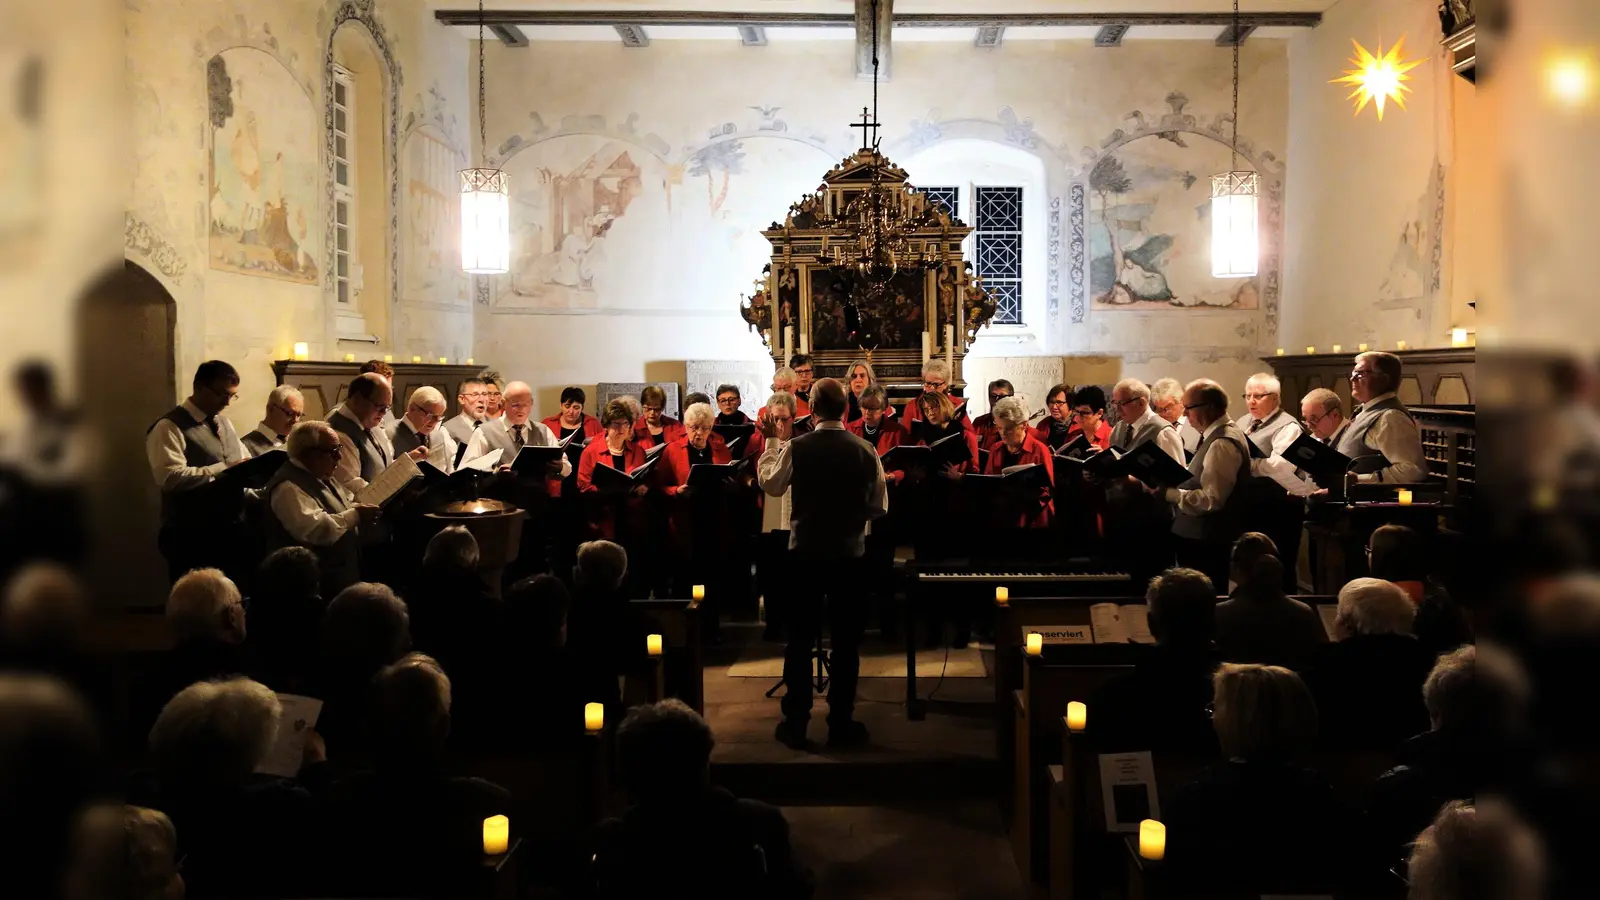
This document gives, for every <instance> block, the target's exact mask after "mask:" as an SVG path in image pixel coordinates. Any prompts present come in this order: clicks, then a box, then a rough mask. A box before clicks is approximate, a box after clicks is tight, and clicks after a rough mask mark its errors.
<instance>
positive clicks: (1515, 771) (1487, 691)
mask: <svg viewBox="0 0 1600 900" xmlns="http://www.w3.org/2000/svg"><path fill="white" fill-rule="evenodd" d="M1529 691H1530V687H1529V683H1528V679H1527V676H1526V675H1525V674H1524V673H1523V671H1522V669H1521V667H1520V666H1519V665H1517V662H1516V661H1515V660H1514V659H1513V658H1511V657H1510V656H1508V655H1507V654H1505V653H1503V652H1501V651H1499V650H1497V649H1495V648H1494V647H1474V646H1472V645H1468V646H1465V647H1461V648H1459V649H1457V650H1455V651H1454V652H1452V653H1446V654H1445V655H1444V656H1441V657H1439V661H1438V662H1437V663H1435V664H1434V667H1433V671H1432V672H1430V673H1429V674H1428V680H1427V682H1425V683H1424V684H1423V687H1422V699H1423V703H1424V704H1425V705H1426V707H1427V709H1428V719H1429V721H1430V727H1429V729H1428V730H1427V731H1425V732H1423V733H1421V734H1419V735H1417V736H1415V737H1413V738H1411V739H1409V740H1407V741H1406V742H1405V743H1403V744H1401V745H1400V748H1399V752H1398V756H1399V759H1400V765H1398V766H1396V767H1394V768H1393V769H1390V770H1389V771H1388V772H1387V773H1385V774H1384V775H1383V777H1382V778H1379V779H1378V783H1377V784H1376V785H1375V786H1374V787H1373V791H1372V798H1371V801H1370V803H1369V804H1368V807H1367V818H1368V827H1367V828H1366V829H1365V831H1366V833H1367V834H1368V835H1370V836H1371V838H1372V840H1373V841H1374V842H1375V844H1374V847H1375V850H1376V852H1377V854H1378V860H1379V862H1381V863H1382V864H1383V865H1386V866H1388V865H1393V864H1395V863H1396V862H1399V861H1400V860H1402V859H1403V858H1404V857H1405V852H1406V848H1407V847H1408V846H1409V845H1410V844H1411V841H1412V839H1413V838H1415V837H1416V835H1417V833H1418V832H1420V831H1422V829H1424V828H1426V827H1427V825H1428V823H1429V822H1430V821H1432V820H1433V816H1434V813H1436V812H1438V811H1439V807H1441V806H1443V805H1444V804H1445V803H1446V802H1447V801H1450V800H1471V799H1472V798H1473V797H1475V796H1478V795H1479V794H1480V792H1492V791H1498V790H1504V789H1508V788H1511V787H1512V786H1513V782H1514V781H1516V780H1520V779H1521V778H1523V777H1524V773H1526V772H1527V771H1528V770H1529V768H1530V767H1531V763H1530V760H1529V758H1528V757H1527V756H1526V755H1525V751H1526V746H1525V744H1524V734H1525V727H1526V724H1527V714H1528V701H1529V699H1530V697H1529Z"/></svg>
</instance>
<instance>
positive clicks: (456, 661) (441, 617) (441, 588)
mask: <svg viewBox="0 0 1600 900" xmlns="http://www.w3.org/2000/svg"><path fill="white" fill-rule="evenodd" d="M406 609H407V611H408V612H409V613H410V616H411V639H412V644H413V645H414V646H415V647H416V649H417V650H419V651H421V652H423V653H426V654H428V655H430V656H432V657H434V658H435V659H437V660H438V661H439V663H440V665H442V666H444V667H445V669H446V671H448V672H450V673H451V674H452V680H453V681H454V682H455V684H456V685H457V687H458V688H460V689H461V691H462V692H464V693H471V694H477V693H480V690H479V688H480V686H481V685H482V683H483V677H484V676H485V675H486V674H487V671H486V667H487V664H488V659H487V656H488V655H489V652H490V651H489V647H490V645H491V643H492V642H493V640H494V636H495V633H496V632H497V631H498V630H499V628H500V621H501V618H502V609H503V608H502V606H501V604H500V599H499V598H498V597H496V596H495V595H494V592H493V591H492V590H490V588H489V584H488V583H487V582H486V581H484V578H483V576H482V575H481V574H479V572H478V541H477V539H476V538H474V537H473V536H472V532H470V531H468V530H467V529H466V528H465V527H463V526H461V525H452V526H450V527H449V528H445V529H442V530H440V531H439V533H438V534H435V535H434V536H433V537H432V539H430V540H429V541H428V547H427V549H426V550H425V551H424V552H423V556H422V571H421V572H420V573H419V574H418V576H417V580H416V584H415V585H414V586H413V587H412V589H411V590H409V591H407V592H406Z"/></svg>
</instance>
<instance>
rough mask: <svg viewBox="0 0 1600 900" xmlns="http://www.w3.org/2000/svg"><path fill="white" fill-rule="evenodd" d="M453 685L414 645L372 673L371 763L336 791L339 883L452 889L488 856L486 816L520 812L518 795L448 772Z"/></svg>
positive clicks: (348, 887) (365, 889)
mask: <svg viewBox="0 0 1600 900" xmlns="http://www.w3.org/2000/svg"><path fill="white" fill-rule="evenodd" d="M450 707H451V685H450V679H449V678H448V677H447V676H446V675H445V673H444V670H443V669H441V668H439V664H438V663H437V662H435V661H434V660H433V659H432V658H430V657H428V656H424V655H423V654H420V653H412V654H410V655H408V656H406V657H405V658H403V659H401V660H400V661H399V662H397V663H395V664H394V665H391V666H388V667H385V668H384V669H383V670H382V671H380V672H379V673H378V674H377V675H376V676H375V677H374V678H373V680H372V702H371V705H370V707H369V712H368V716H367V722H366V729H367V744H368V746H370V747H371V748H372V754H371V763H372V765H371V768H370V769H364V770H361V771H356V772H350V773H347V774H345V775H342V776H341V777H339V778H338V780H337V781H336V782H335V783H334V785H333V786H332V788H331V789H330V790H329V795H328V819H329V825H330V828H331V833H332V834H335V835H338V836H339V842H340V847H339V853H338V858H339V864H338V866H337V872H336V873H335V874H334V875H333V884H332V885H331V887H333V888H335V889H336V890H339V891H342V892H346V893H353V892H360V893H361V894H363V895H366V896H397V895H401V894H407V895H412V896H415V895H417V894H419V893H420V894H421V895H423V896H435V895H440V896H442V895H443V893H442V891H445V890H448V889H449V888H450V887H452V885H453V883H455V882H459V881H460V880H461V878H462V876H463V875H466V874H468V873H470V872H471V871H472V870H473V869H474V868H476V867H477V866H478V865H480V864H481V860H482V858H483V827H482V823H483V820H484V819H486V818H488V817H490V816H497V815H507V816H509V815H510V814H511V795H510V794H509V793H507V792H506V791H505V789H503V788H501V787H499V786H498V785H495V784H491V783H490V782H487V781H484V780H482V779H478V778H458V777H451V776H450V775H448V774H447V773H446V771H445V763H444V752H445V742H446V739H447V738H448V737H449V735H450V726H451V716H450Z"/></svg>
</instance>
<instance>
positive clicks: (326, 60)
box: [322, 0, 405, 330]
mask: <svg viewBox="0 0 1600 900" xmlns="http://www.w3.org/2000/svg"><path fill="white" fill-rule="evenodd" d="M374 3H375V0H340V2H339V3H338V5H337V6H335V7H334V8H333V10H332V13H331V17H330V20H329V24H328V28H327V31H326V32H325V33H324V34H325V37H324V39H323V42H322V46H323V54H322V139H323V147H322V157H323V165H322V170H323V171H322V175H323V184H324V187H325V189H326V196H328V197H332V196H333V179H334V166H333V153H334V150H333V57H334V41H335V39H336V38H337V36H338V34H339V29H340V28H341V27H342V26H344V25H345V24H346V23H348V22H358V23H360V24H361V25H363V26H364V27H365V28H366V29H367V35H368V36H369V37H370V38H371V39H372V43H373V45H374V47H375V48H376V50H377V56H378V58H379V59H380V60H381V61H382V62H383V75H384V84H383V92H384V95H385V98H386V99H387V101H388V103H387V106H388V123H387V124H388V127H387V128H386V129H385V131H386V134H385V135H384V160H385V163H384V164H385V168H386V169H387V170H388V171H387V172H386V173H385V174H386V175H387V176H388V177H387V181H388V184H389V206H388V213H389V215H388V219H389V226H388V231H389V234H388V239H389V240H388V247H389V285H390V300H389V303H390V305H391V306H394V305H397V304H398V300H399V296H400V294H399V289H400V174H399V173H400V87H401V85H403V84H404V83H405V79H404V77H403V75H402V74H401V71H400V63H399V62H398V61H397V60H396V59H395V56H394V51H393V49H391V47H390V44H389V35H388V32H387V31H386V30H385V29H384V27H383V23H382V22H379V21H378V17H377V12H376V10H375V9H374ZM334 239H335V228H334V204H333V203H332V202H331V201H330V202H329V203H328V208H327V213H326V215H325V216H324V217H323V272H324V277H323V282H322V293H323V296H324V300H325V302H326V303H331V302H332V297H333V291H334V277H333V273H334V272H335V253H334ZM330 309H331V306H330ZM391 330H392V325H391Z"/></svg>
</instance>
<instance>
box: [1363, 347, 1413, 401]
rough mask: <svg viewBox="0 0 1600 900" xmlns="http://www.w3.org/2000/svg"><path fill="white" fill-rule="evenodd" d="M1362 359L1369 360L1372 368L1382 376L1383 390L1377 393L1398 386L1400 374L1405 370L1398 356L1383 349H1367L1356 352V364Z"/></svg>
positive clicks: (1394, 388) (1385, 391)
mask: <svg viewBox="0 0 1600 900" xmlns="http://www.w3.org/2000/svg"><path fill="white" fill-rule="evenodd" d="M1363 359H1365V360H1370V361H1371V362H1372V368H1373V369H1374V370H1375V371H1377V373H1378V374H1380V375H1382V376H1383V382H1384V383H1383V390H1382V391H1378V393H1387V392H1389V391H1392V390H1396V389H1398V388H1399V387H1400V375H1401V373H1402V372H1404V371H1405V366H1404V365H1403V364H1401V362H1400V357H1398V356H1395V355H1394V354H1393V353H1388V352H1385V351H1383V350H1367V351H1365V352H1363V353H1357V354H1356V365H1360V364H1361V361H1362V360H1363Z"/></svg>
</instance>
